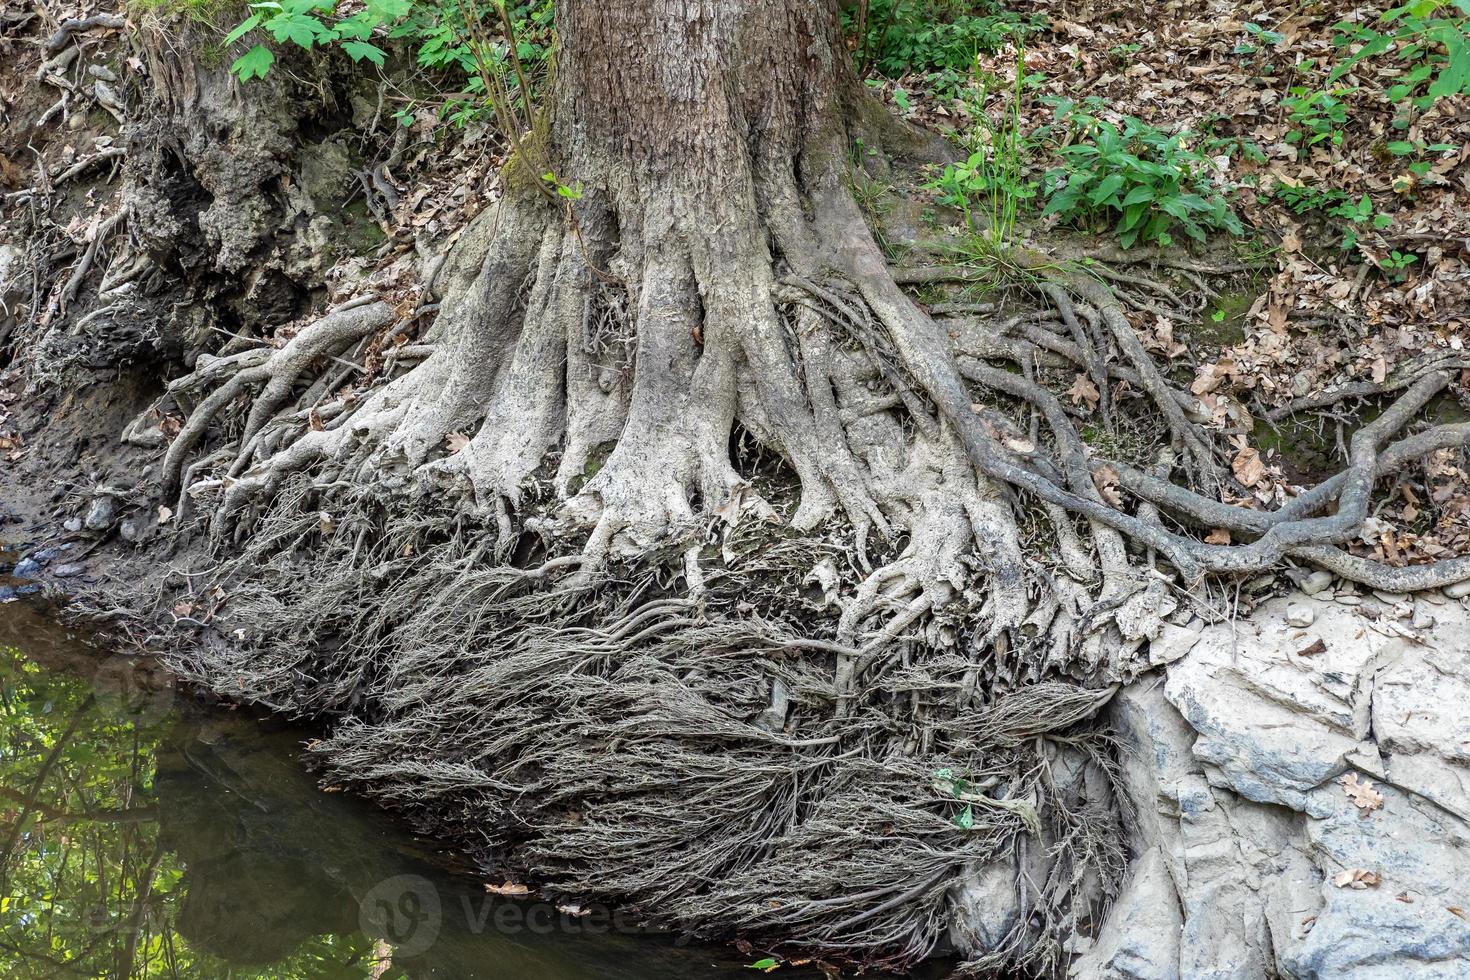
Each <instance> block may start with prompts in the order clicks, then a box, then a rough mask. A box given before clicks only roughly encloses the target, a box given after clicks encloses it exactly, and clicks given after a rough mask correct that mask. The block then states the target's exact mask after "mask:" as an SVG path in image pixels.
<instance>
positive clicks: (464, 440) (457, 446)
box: [444, 432, 470, 456]
mask: <svg viewBox="0 0 1470 980" xmlns="http://www.w3.org/2000/svg"><path fill="white" fill-rule="evenodd" d="M469 444H470V437H469V436H467V435H465V434H464V433H463V432H451V433H449V435H447V436H445V437H444V445H445V446H446V447H448V449H449V455H451V456H453V455H454V454H455V453H459V452H463V451H464V447H465V446H468V445H469Z"/></svg>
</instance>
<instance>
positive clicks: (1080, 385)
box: [1067, 374, 1102, 408]
mask: <svg viewBox="0 0 1470 980" xmlns="http://www.w3.org/2000/svg"><path fill="white" fill-rule="evenodd" d="M1067 394H1068V395H1070V396H1071V397H1072V404H1073V405H1083V404H1085V405H1086V406H1087V407H1088V408H1096V407H1097V403H1098V402H1100V401H1102V393H1101V392H1099V391H1098V390H1097V385H1095V384H1093V383H1092V379H1091V378H1089V377H1088V376H1087V375H1085V374H1079V375H1077V377H1076V379H1075V380H1074V381H1073V382H1072V387H1070V388H1068V389H1067Z"/></svg>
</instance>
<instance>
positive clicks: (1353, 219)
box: [1276, 183, 1393, 251]
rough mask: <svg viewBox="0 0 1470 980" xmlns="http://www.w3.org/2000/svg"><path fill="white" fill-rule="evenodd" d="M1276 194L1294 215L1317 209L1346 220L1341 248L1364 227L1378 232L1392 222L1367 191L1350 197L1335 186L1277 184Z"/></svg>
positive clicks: (1354, 239)
mask: <svg viewBox="0 0 1470 980" xmlns="http://www.w3.org/2000/svg"><path fill="white" fill-rule="evenodd" d="M1276 197H1277V199H1278V200H1280V201H1282V202H1283V203H1285V204H1286V206H1287V207H1289V208H1291V210H1292V211H1293V212H1295V213H1296V214H1307V213H1309V212H1313V211H1316V212H1320V213H1322V214H1325V215H1327V216H1328V217H1332V218H1338V219H1340V220H1342V221H1343V222H1345V223H1346V227H1345V228H1344V229H1343V235H1342V245H1341V247H1342V248H1343V250H1344V251H1346V250H1347V249H1350V248H1352V247H1354V246H1355V245H1357V244H1358V238H1359V236H1360V234H1361V233H1362V231H1363V230H1364V229H1365V228H1369V227H1371V228H1373V229H1374V230H1378V231H1381V230H1383V229H1385V228H1387V227H1389V226H1390V225H1392V224H1393V218H1392V217H1390V216H1389V215H1387V214H1384V213H1382V212H1380V211H1378V210H1377V209H1376V208H1374V206H1373V199H1372V198H1370V197H1369V196H1368V195H1367V194H1364V195H1362V196H1361V197H1357V198H1355V197H1353V196H1352V195H1350V194H1348V193H1346V192H1345V191H1341V190H1338V189H1337V188H1335V187H1313V186H1311V185H1308V184H1286V183H1282V184H1278V185H1277V187H1276Z"/></svg>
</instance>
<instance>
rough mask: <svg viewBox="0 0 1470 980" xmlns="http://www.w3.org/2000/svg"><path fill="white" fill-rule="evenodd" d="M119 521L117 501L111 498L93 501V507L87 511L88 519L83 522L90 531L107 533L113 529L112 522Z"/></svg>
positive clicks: (100, 498)
mask: <svg viewBox="0 0 1470 980" xmlns="http://www.w3.org/2000/svg"><path fill="white" fill-rule="evenodd" d="M116 519H117V501H116V500H113V499H112V498H111V497H107V496H103V497H98V498H97V499H96V500H94V501H92V506H91V507H89V508H88V509H87V518H86V520H85V521H84V522H83V523H85V524H86V525H87V530H89V531H105V530H107V529H108V528H110V527H112V522H113V521H115V520H116Z"/></svg>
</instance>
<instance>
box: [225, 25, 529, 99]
mask: <svg viewBox="0 0 1470 980" xmlns="http://www.w3.org/2000/svg"><path fill="white" fill-rule="evenodd" d="M250 9H251V11H252V13H251V14H250V16H248V17H246V18H245V20H243V21H241V22H240V23H239V24H238V25H236V27H235V29H234V30H232V31H230V33H229V34H228V35H226V37H225V38H224V42H223V43H224V45H225V46H227V47H228V46H229V45H232V44H234V43H235V42H237V41H239V40H241V39H244V38H247V37H253V38H258V39H259V43H257V44H255V45H254V46H253V47H252V48H250V50H248V51H247V52H245V54H244V55H242V56H241V57H240V58H238V59H236V61H235V62H234V64H232V65H231V66H230V70H231V71H232V72H233V73H234V74H235V75H237V76H238V77H239V78H240V79H241V80H242V81H249V80H250V79H252V78H264V77H265V76H266V75H267V74H268V73H269V72H270V70H271V67H272V65H273V64H274V63H275V60H276V59H275V53H274V51H273V50H272V45H274V46H275V47H277V48H279V47H281V46H285V45H294V46H296V47H299V48H304V49H306V50H311V49H314V48H327V47H333V46H335V47H338V48H340V49H341V50H342V51H343V52H344V53H345V54H346V55H347V56H348V57H349V58H351V59H352V60H353V61H354V62H357V63H362V62H368V63H371V64H372V65H374V66H376V67H379V68H381V67H382V66H383V64H384V63H385V61H386V60H387V53H386V52H385V51H384V50H383V48H382V47H380V46H379V45H380V44H382V43H383V42H384V41H404V42H406V43H407V44H408V46H409V48H410V49H411V50H412V51H413V52H414V56H415V59H416V60H417V62H418V64H419V65H420V66H422V67H424V68H429V69H434V70H437V71H443V72H446V73H448V74H449V76H450V78H449V81H450V84H451V85H453V86H454V87H455V89H456V90H457V91H459V92H461V93H462V94H461V95H460V96H459V97H456V98H451V99H448V100H447V101H446V102H445V104H444V106H443V108H442V110H441V111H442V114H443V116H444V117H445V118H447V119H449V120H450V121H452V122H455V123H457V124H461V125H462V124H464V123H466V122H468V121H470V120H472V119H477V118H481V117H482V116H483V115H486V114H487V113H488V112H489V111H490V107H489V106H487V105H486V104H485V103H486V100H487V99H488V98H491V97H493V95H494V94H495V92H500V93H502V94H504V93H505V92H507V91H511V90H514V91H515V96H514V98H516V99H517V100H520V101H521V102H523V101H524V99H525V98H526V93H524V92H522V91H520V89H519V87H518V86H517V85H506V84H499V85H497V84H496V82H495V79H496V78H500V79H504V78H505V77H506V76H509V75H512V74H515V73H517V71H518V70H519V69H522V68H524V67H525V66H531V68H532V70H533V71H534V70H537V69H540V68H542V67H544V66H545V65H546V64H547V63H548V61H549V59H550V55H551V44H552V30H553V26H554V25H553V21H554V18H555V8H554V5H553V2H552V0H523V2H519V3H506V2H505V0H477V2H475V3H472V4H465V3H462V2H460V0H429V2H413V0H367V2H366V4H365V5H364V4H363V3H362V2H360V0H261V2H258V3H252V4H250ZM507 23H508V25H509V28H508V29H507V26H506V25H507ZM521 108H524V105H522V106H521ZM397 117H398V118H399V119H400V121H402V122H404V123H405V124H407V123H409V122H411V121H412V116H411V113H410V112H409V111H408V110H406V109H405V110H401V111H400V112H399V113H398V114H397Z"/></svg>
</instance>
